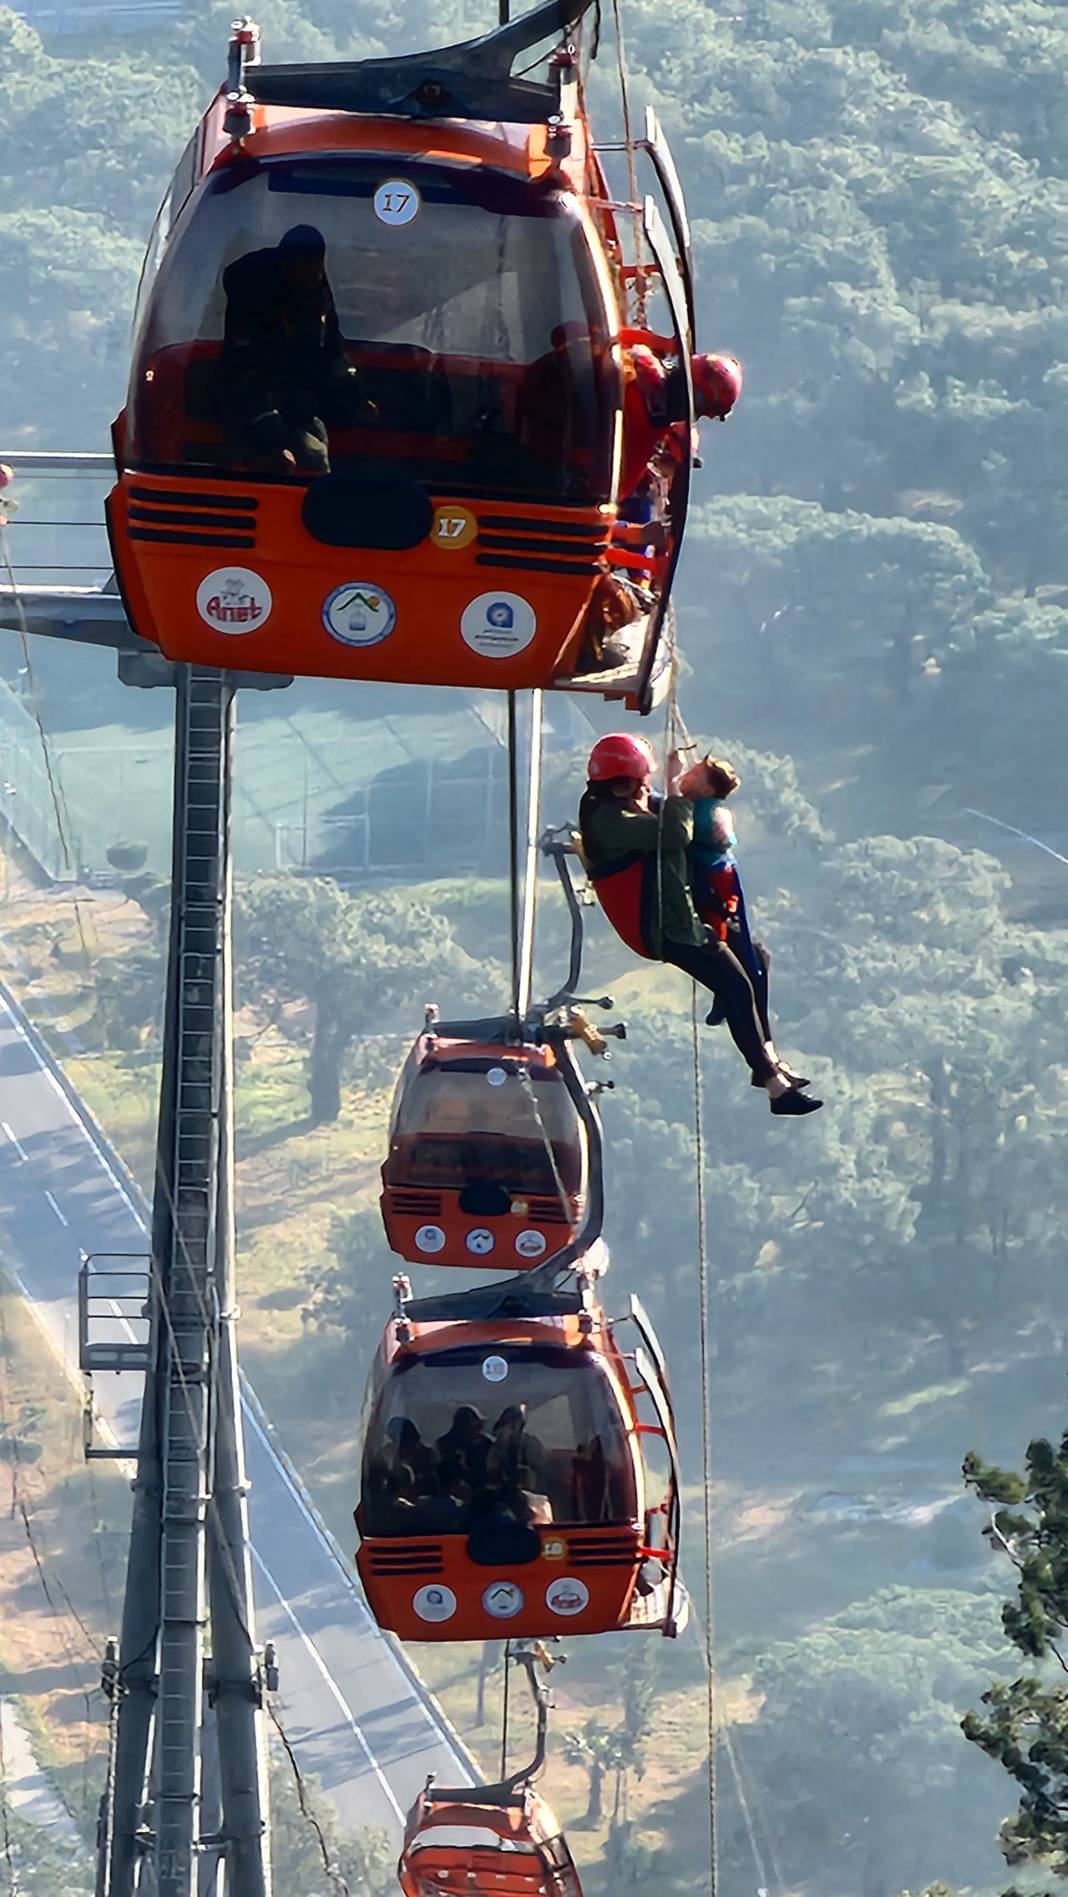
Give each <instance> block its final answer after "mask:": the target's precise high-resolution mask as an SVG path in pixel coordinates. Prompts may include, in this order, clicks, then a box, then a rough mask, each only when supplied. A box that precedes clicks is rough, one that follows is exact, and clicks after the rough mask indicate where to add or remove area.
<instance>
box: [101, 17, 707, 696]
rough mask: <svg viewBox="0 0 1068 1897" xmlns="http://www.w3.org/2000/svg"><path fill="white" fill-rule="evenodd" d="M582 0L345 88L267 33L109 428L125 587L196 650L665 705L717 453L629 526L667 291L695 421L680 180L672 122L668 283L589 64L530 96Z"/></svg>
mask: <svg viewBox="0 0 1068 1897" xmlns="http://www.w3.org/2000/svg"><path fill="white" fill-rule="evenodd" d="M588 4H589V0H565V4H564V5H563V6H560V5H557V3H556V0H549V4H547V5H542V6H540V7H538V8H536V9H535V10H534V12H533V13H532V14H530V15H527V16H525V17H524V18H522V19H520V20H518V21H516V22H514V23H513V24H512V25H510V26H507V27H503V28H501V29H499V30H498V31H497V32H495V33H492V34H489V35H487V36H486V37H485V38H484V39H482V40H475V41H471V42H469V43H468V44H467V45H465V46H460V47H451V48H446V49H444V50H443V51H440V52H436V53H428V54H425V55H424V54H412V55H408V56H405V57H401V58H397V59H383V60H366V61H361V62H356V63H353V64H339V65H322V66H314V65H310V66H278V67H270V66H263V65H260V64H259V63H258V61H259V46H258V29H256V28H255V27H254V26H252V25H251V23H247V22H244V23H239V26H238V28H237V29H236V30H235V37H234V40H233V41H232V42H231V48H230V76H229V79H228V81H227V83H226V85H224V87H223V88H222V89H221V90H220V93H219V95H218V96H217V98H216V99H215V100H214V101H213V103H212V105H211V106H210V107H209V109H208V111H207V113H206V114H205V117H204V119H203V121H202V123H201V125H200V127H199V129H198V131H197V132H196V134H195V136H194V137H193V139H192V140H191V142H190V145H189V147H188V149H187V151H186V153H185V155H184V156H183V158H182V160H181V162H180V164H179V166H178V169H177V172H176V174H175V177H174V180H173V183H172V185H171V188H170V191H169V192H168V194H167V197H166V199H165V201H164V204H163V206H162V208H161V210H160V213H159V216H158V219H157V222H156V226H155V229H154V231H153V234H152V238H151V241H150V245H149V250H148V254H147V257H146V260H145V266H144V271H143V275H142V282H141V289H140V293H139V298H138V304H137V310H136V315H135V323H134V345H133V364H132V371H131V379H130V388H129V396H128V400H127V405H126V408H125V409H124V411H123V413H122V414H121V415H120V417H119V419H118V421H117V422H116V424H115V428H114V431H113V438H114V447H115V456H116V464H117V470H118V479H117V482H116V485H115V487H114V488H113V490H112V493H111V495H110V497H109V502H108V526H109V533H110V537H111V544H112V552H113V555H114V560H115V571H116V576H117V580H118V584H119V587H120V589H121V593H122V598H123V603H124V606H125V609H126V612H127V616H128V618H129V620H130V622H131V624H132V625H133V627H134V629H135V631H136V632H137V633H139V634H140V635H141V637H143V638H145V639H147V640H150V641H152V642H154V643H156V644H158V645H159V646H160V648H161V649H162V651H163V652H164V653H165V654H166V655H167V656H168V657H169V658H172V659H176V660H184V661H189V662H192V663H195V664H201V665H217V666H226V667H229V668H235V669H240V670H243V671H252V672H262V673H269V674H275V675H282V676H285V675H310V676H324V677H338V678H352V679H386V680H392V681H394V682H400V683H411V684H429V685H456V686H464V687H468V688H473V689H486V688H495V689H507V690H514V689H520V688H528V687H556V688H566V689H588V690H591V691H596V692H599V693H601V694H602V695H603V696H605V697H612V698H620V699H623V700H625V701H626V702H627V703H630V704H632V705H636V706H638V707H639V708H640V709H648V708H649V706H650V705H651V704H652V703H653V702H655V700H656V697H657V694H658V692H660V691H661V690H662V689H664V688H666V679H667V672H668V670H669V664H668V661H669V656H670V654H669V650H668V648H669V643H670V641H669V627H668V623H667V620H666V613H667V606H668V599H669V594H670V584H671V577H672V575H673V573H674V568H675V563H676V561H677V558H678V552H679V545H680V541H681V535H682V530H683V523H684V518H685V511H686V501H687V496H688V489H689V463H690V456H689V454H688V453H687V454H685V455H682V456H681V457H680V456H677V455H676V456H675V457H674V458H672V457H670V456H669V457H667V461H666V462H665V464H664V466H663V468H658V470H656V471H655V473H654V471H651V472H650V478H649V481H648V483H647V484H646V486H647V490H648V492H647V495H646V504H645V507H644V511H643V512H641V511H640V516H639V518H637V519H628V518H627V513H628V506H627V497H626V495H625V494H624V492H623V486H624V483H625V480H626V479H630V478H633V477H632V476H627V475H626V473H625V470H626V469H627V467H628V465H632V464H633V462H634V453H633V450H632V452H631V453H630V455H629V457H628V453H627V442H626V440H625V439H624V437H625V435H626V430H627V421H626V413H627V403H626V401H625V399H624V389H625V381H626V377H627V349H628V347H629V346H630V345H631V344H632V343H633V340H634V339H635V338H636V337H641V336H644V335H645V334H646V331H645V330H644V329H642V328H641V327H640V326H639V328H637V329H635V328H634V318H635V314H636V309H638V308H640V309H641V310H644V307H645V305H644V296H645V293H646V289H647V288H648V286H649V285H650V284H651V283H654V281H655V284H656V285H658V286H660V288H662V289H663V290H664V291H665V292H666V297H665V303H666V307H667V308H668V311H669V317H668V322H667V324H665V328H666V329H668V330H669V333H667V334H665V335H660V336H654V335H653V332H652V331H649V332H648V334H649V336H650V338H651V340H652V341H653V342H654V343H655V346H656V348H657V349H658V351H659V352H660V355H661V356H662V357H665V356H666V357H667V358H669V359H671V360H674V361H676V362H677V363H678V364H679V365H680V367H679V370H678V374H677V377H676V383H677V386H678V388H679V389H680V390H682V394H681V395H680V397H679V402H678V410H679V414H678V421H677V423H674V424H673V426H675V428H676V433H677V434H678V431H680V430H682V429H684V428H688V427H689V425H690V422H691V420H692V410H693V401H692V386H691V382H690V374H689V360H690V357H689V350H690V346H691V345H692V333H691V317H690V314H689V312H690V310H692V299H691V298H690V296H689V290H688V276H687V272H688V251H687V246H688V233H687V229H686V224H685V212H684V210H683V208H682V204H681V197H680V195H679V193H678V188H677V177H676V174H675V171H674V167H673V165H672V164H671V161H670V155H669V154H668V153H667V151H666V148H665V147H664V146H663V141H662V138H661V135H660V133H659V129H658V128H657V127H656V125H655V121H654V120H652V119H650V127H651V130H650V132H649V136H648V138H647V140H646V141H643V143H644V144H645V147H646V149H648V151H649V153H650V156H651V157H652V160H653V165H654V169H655V172H656V176H657V178H658V179H659V180H660V184H661V199H662V201H664V202H666V204H667V208H668V221H669V223H670V224H671V226H672V230H673V233H674V241H672V240H669V238H668V236H667V231H666V228H665V225H664V223H663V221H662V220H661V218H660V216H659V213H658V212H657V210H656V207H655V204H654V203H653V201H652V200H651V199H650V200H648V202H647V206H646V233H647V236H646V242H647V246H648V248H649V250H650V251H651V254H652V257H653V262H651V263H650V262H648V261H646V262H642V263H640V264H627V263H625V262H624V260H623V250H622V239H621V233H624V232H626V234H627V236H628V239H629V231H630V226H631V223H632V219H631V217H630V215H629V212H628V215H627V216H626V217H620V218H619V219H618V226H617V219H616V216H615V211H616V209H617V208H618V207H615V206H613V204H612V203H611V201H610V200H609V198H608V192H607V185H606V183H605V178H604V175H603V173H602V169H601V165H600V162H599V160H598V157H597V154H596V150H595V148H594V147H593V145H592V143H591V141H590V137H589V131H588V126H587V122H586V117H585V112H584V108H583V104H582V97H581V88H580V86H579V83H578V71H577V65H576V55H575V48H574V47H573V46H571V45H570V43H565V45H564V46H563V47H561V48H558V50H557V52H556V53H554V54H552V55H550V56H549V60H548V72H549V77H548V80H547V81H546V82H545V83H538V82H535V81H532V80H529V79H525V78H513V77H512V76H511V67H512V64H513V63H514V61H515V59H516V57H517V56H518V55H519V53H521V52H524V51H529V49H530V48H531V47H532V46H535V45H537V44H539V43H541V42H543V41H545V40H546V39H547V38H549V37H550V36H555V35H558V34H559V32H560V31H561V27H562V26H563V28H564V30H565V32H566V33H569V32H570V31H571V30H572V28H573V27H574V26H575V23H576V20H577V18H579V17H581V14H582V13H583V12H584V11H585V8H586V6H587V5H588ZM636 285H640V288H636ZM636 298H637V303H636V301H635V299H636ZM683 385H685V387H683ZM679 438H680V439H681V435H680V436H679ZM687 439H688V437H687ZM669 462H670V463H671V465H670V466H668V463H669ZM650 495H651V496H652V499H651V500H650V499H649V496H650ZM632 511H633V510H632ZM650 519H651V520H652V522H653V526H652V528H650V525H649V522H650Z"/></svg>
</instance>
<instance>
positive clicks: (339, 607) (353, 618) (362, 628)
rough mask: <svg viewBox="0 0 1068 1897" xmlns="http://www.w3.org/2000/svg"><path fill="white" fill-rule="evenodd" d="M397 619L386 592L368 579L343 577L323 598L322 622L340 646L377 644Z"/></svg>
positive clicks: (387, 634)
mask: <svg viewBox="0 0 1068 1897" xmlns="http://www.w3.org/2000/svg"><path fill="white" fill-rule="evenodd" d="M396 623H397V608H396V607H395V606H394V604H393V601H392V600H391V599H390V597H389V594H388V593H383V591H382V588H381V587H380V586H375V585H374V584H373V582H372V581H371V580H346V582H345V584H344V586H335V588H334V590H333V592H332V593H328V594H327V596H326V598H325V599H324V601H323V625H324V626H325V627H326V630H327V632H328V633H329V634H330V637H331V639H337V640H338V641H339V642H340V644H341V645H343V646H377V645H381V643H382V641H383V639H388V638H389V635H390V633H391V632H392V631H393V628H394V626H395V625H396Z"/></svg>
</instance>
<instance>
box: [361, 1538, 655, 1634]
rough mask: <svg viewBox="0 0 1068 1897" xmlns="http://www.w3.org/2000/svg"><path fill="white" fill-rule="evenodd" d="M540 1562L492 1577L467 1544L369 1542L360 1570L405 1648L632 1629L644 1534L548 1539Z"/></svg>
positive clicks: (499, 1570)
mask: <svg viewBox="0 0 1068 1897" xmlns="http://www.w3.org/2000/svg"><path fill="white" fill-rule="evenodd" d="M538 1533H539V1539H540V1541H541V1553H540V1555H539V1556H538V1557H537V1558H536V1559H535V1560H534V1561H526V1562H519V1563H516V1562H513V1563H503V1564H502V1565H501V1566H500V1567H483V1566H481V1565H479V1564H476V1563H475V1562H473V1561H472V1560H471V1558H470V1556H469V1555H468V1553H467V1537H466V1536H465V1535H442V1536H423V1535H420V1536H418V1538H416V1537H415V1536H412V1537H411V1538H406V1537H397V1538H394V1537H392V1536H391V1537H389V1538H386V1537H385V1536H380V1537H371V1538H366V1539H365V1540H364V1541H363V1542H362V1544H361V1546H360V1548H359V1549H358V1551H357V1555H356V1567H357V1570H358V1572H359V1576H360V1580H361V1582H362V1583H363V1589H364V1593H365V1594H366V1596H367V1604H368V1606H369V1607H370V1609H371V1612H372V1614H373V1615H374V1618H375V1620H376V1621H377V1622H378V1625H379V1626H380V1627H384V1628H386V1629H387V1630H388V1631H389V1632H390V1633H395V1634H397V1635H399V1637H400V1638H401V1639H402V1640H434V1641H439V1640H440V1641H455V1640H502V1639H506V1638H511V1637H513V1636H524V1637H527V1638H537V1639H545V1638H547V1637H548V1636H550V1635H552V1634H600V1633H612V1632H614V1631H615V1629H616V1628H618V1627H622V1626H625V1625H626V1624H627V1618H628V1614H629V1611H630V1602H631V1596H632V1595H633V1593H634V1588H635V1584H636V1582H637V1578H638V1569H639V1563H640V1542H639V1534H638V1529H637V1527H636V1526H630V1527H612V1528H567V1527H562V1528H559V1529H557V1528H554V1527H543V1528H540V1529H539V1531H538Z"/></svg>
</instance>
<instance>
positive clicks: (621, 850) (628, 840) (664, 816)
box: [579, 785, 705, 960]
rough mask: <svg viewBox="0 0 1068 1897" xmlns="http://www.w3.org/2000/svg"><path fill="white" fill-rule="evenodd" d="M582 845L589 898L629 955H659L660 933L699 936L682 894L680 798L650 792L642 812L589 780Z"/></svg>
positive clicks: (687, 829) (684, 810) (685, 869)
mask: <svg viewBox="0 0 1068 1897" xmlns="http://www.w3.org/2000/svg"><path fill="white" fill-rule="evenodd" d="M579 828H580V830H581V832H582V851H583V855H584V856H585V859H586V866H587V868H588V870H589V874H590V881H591V882H592V884H593V887H594V890H595V892H596V895H597V899H598V901H599V902H600V904H601V907H602V909H603V910H604V912H605V914H606V915H607V917H608V920H609V921H610V922H611V924H612V926H613V928H614V929H616V931H617V933H618V934H619V935H620V936H621V937H622V939H623V940H624V941H625V942H626V943H627V946H628V947H629V948H632V949H633V950H634V952H635V954H637V955H646V956H649V957H651V958H652V959H654V960H660V959H661V957H662V955H663V946H664V941H665V939H666V940H667V941H669V942H682V943H688V944H690V945H691V946H692V945H693V944H695V943H701V942H704V940H705V931H704V928H703V926H702V924H701V923H700V922H699V921H698V917H697V911H696V910H695V908H694V906H693V897H692V896H691V894H690V866H689V857H688V854H687V852H688V850H689V845H690V841H691V839H692V837H693V805H692V803H691V802H690V800H689V798H688V797H664V798H662V799H661V798H654V799H653V800H652V807H651V809H649V810H635V809H633V808H632V807H631V806H630V805H629V804H625V803H620V801H619V799H618V797H613V796H612V794H611V792H609V791H601V790H598V789H596V788H595V787H594V786H592V785H591V786H590V788H589V789H588V790H587V791H586V794H585V796H584V797H583V799H582V802H581V804H580V806H579Z"/></svg>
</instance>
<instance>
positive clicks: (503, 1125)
mask: <svg viewBox="0 0 1068 1897" xmlns="http://www.w3.org/2000/svg"><path fill="white" fill-rule="evenodd" d="M501 1074H504V1076H505V1078H504V1079H503V1080H499V1081H497V1083H496V1084H494V1079H493V1077H494V1076H497V1075H501ZM390 1160H391V1164H390V1171H389V1174H387V1177H390V1176H391V1175H395V1176H396V1179H397V1180H399V1179H401V1178H402V1179H403V1181H404V1183H405V1184H409V1185H422V1186H437V1187H438V1188H439V1189H445V1190H448V1189H450V1188H452V1189H455V1190H457V1191H462V1190H463V1188H464V1187H465V1186H467V1185H469V1184H470V1183H471V1181H472V1178H473V1177H476V1176H477V1178H478V1179H479V1180H480V1181H483V1180H488V1181H490V1182H492V1183H495V1184H499V1185H502V1186H509V1187H511V1188H512V1189H513V1190H514V1191H522V1192H532V1193H536V1194H541V1195H547V1196H549V1197H557V1196H558V1195H559V1193H560V1191H561V1188H562V1189H563V1191H564V1192H568V1193H573V1194H578V1193H581V1192H582V1191H583V1190H584V1189H585V1183H586V1147H585V1141H584V1138H583V1133H582V1125H581V1122H580V1120H579V1117H578V1114H577V1113H576V1111H575V1107H574V1103H573V1101H572V1099H571V1096H570V1094H569V1093H568V1091H567V1088H566V1087H565V1085H564V1082H563V1080H562V1079H561V1078H560V1075H559V1072H558V1071H557V1070H556V1069H555V1068H549V1069H545V1068H538V1067H527V1066H525V1065H524V1066H523V1067H522V1068H519V1067H518V1063H513V1064H512V1071H509V1070H508V1065H507V1064H506V1063H505V1062H503V1061H502V1062H500V1063H498V1062H495V1061H490V1060H477V1059H472V1060H458V1061H448V1062H445V1063H443V1064H442V1065H441V1066H440V1067H430V1068H426V1069H424V1071H423V1072H422V1073H420V1074H419V1075H418V1077H417V1078H416V1079H414V1080H413V1081H412V1082H411V1085H410V1086H409V1087H408V1088H407V1089H406V1090H405V1092H404V1094H403V1096H402V1098H401V1100H400V1103H399V1106H398V1111H397V1118H396V1123H395V1126H394V1129H393V1139H392V1145H391V1155H390ZM393 1182H395V1181H394V1179H393V1178H392V1177H391V1183H393Z"/></svg>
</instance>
